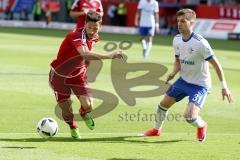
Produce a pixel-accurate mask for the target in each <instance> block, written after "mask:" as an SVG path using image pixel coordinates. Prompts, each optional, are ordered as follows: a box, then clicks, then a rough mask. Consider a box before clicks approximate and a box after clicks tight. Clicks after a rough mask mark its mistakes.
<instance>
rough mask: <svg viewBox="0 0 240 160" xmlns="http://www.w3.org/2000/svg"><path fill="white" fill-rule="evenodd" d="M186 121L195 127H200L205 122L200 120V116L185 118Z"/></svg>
mask: <svg viewBox="0 0 240 160" xmlns="http://www.w3.org/2000/svg"><path fill="white" fill-rule="evenodd" d="M186 121H187V122H188V123H189V124H191V125H192V126H194V127H197V128H202V127H204V125H205V124H206V122H205V121H204V120H202V118H201V117H200V116H197V118H186Z"/></svg>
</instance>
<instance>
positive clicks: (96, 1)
mask: <svg viewBox="0 0 240 160" xmlns="http://www.w3.org/2000/svg"><path fill="white" fill-rule="evenodd" d="M89 10H93V11H95V12H98V13H101V12H103V8H102V3H101V0H75V1H74V3H73V5H72V9H71V11H75V12H84V11H85V12H87V11H89ZM85 18H86V15H82V16H78V17H77V28H82V27H84V24H85Z"/></svg>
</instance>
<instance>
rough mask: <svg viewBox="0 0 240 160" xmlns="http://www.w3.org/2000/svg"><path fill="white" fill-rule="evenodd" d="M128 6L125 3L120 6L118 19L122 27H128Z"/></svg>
mask: <svg viewBox="0 0 240 160" xmlns="http://www.w3.org/2000/svg"><path fill="white" fill-rule="evenodd" d="M126 16H127V6H126V3H125V2H124V1H122V2H120V3H119V4H118V8H117V17H118V21H119V25H120V26H126Z"/></svg>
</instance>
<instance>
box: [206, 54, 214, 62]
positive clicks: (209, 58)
mask: <svg viewBox="0 0 240 160" xmlns="http://www.w3.org/2000/svg"><path fill="white" fill-rule="evenodd" d="M213 57H214V55H211V56H209V57H208V58H205V60H206V61H209V60H211V59H213Z"/></svg>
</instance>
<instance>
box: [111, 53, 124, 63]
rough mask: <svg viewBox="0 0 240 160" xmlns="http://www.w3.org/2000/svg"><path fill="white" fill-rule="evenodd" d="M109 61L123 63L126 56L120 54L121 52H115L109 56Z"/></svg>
mask: <svg viewBox="0 0 240 160" xmlns="http://www.w3.org/2000/svg"><path fill="white" fill-rule="evenodd" d="M110 57H111V59H122V60H124V61H126V60H127V56H126V55H125V54H123V53H122V51H115V52H113V53H111V54H110Z"/></svg>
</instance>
